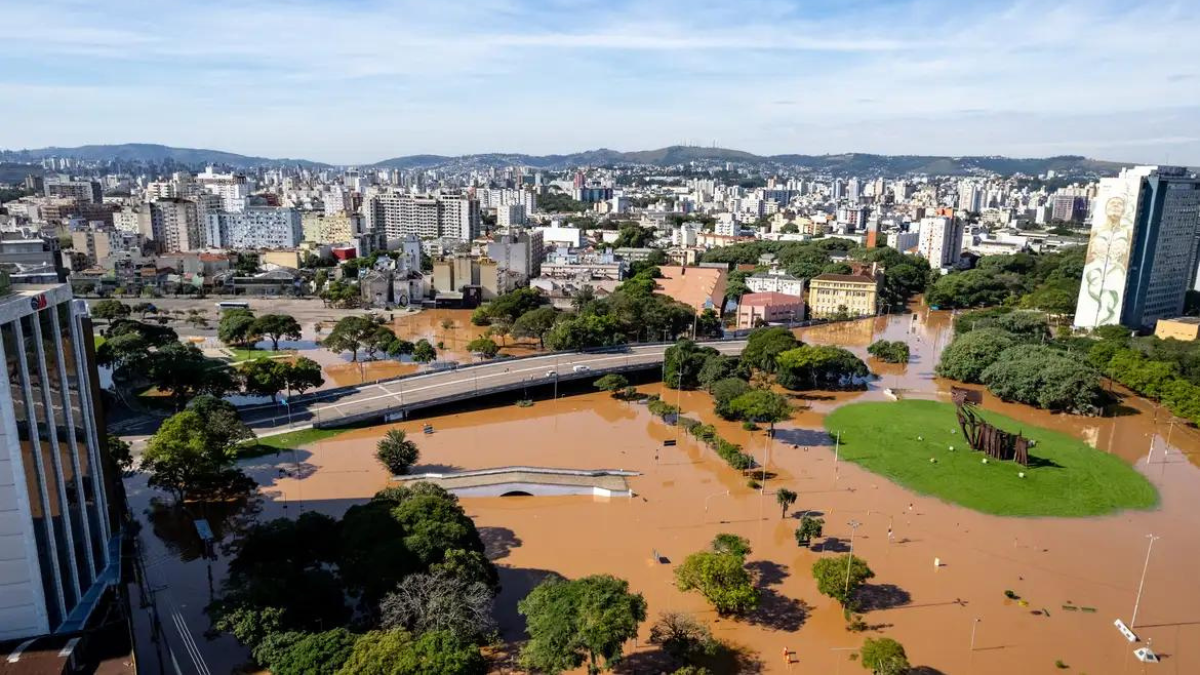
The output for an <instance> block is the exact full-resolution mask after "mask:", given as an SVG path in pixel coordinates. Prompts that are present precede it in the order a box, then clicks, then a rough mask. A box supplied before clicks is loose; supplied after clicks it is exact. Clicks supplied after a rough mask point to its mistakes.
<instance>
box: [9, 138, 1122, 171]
mask: <svg viewBox="0 0 1200 675" xmlns="http://www.w3.org/2000/svg"><path fill="white" fill-rule="evenodd" d="M47 157H70V158H75V159H80V160H85V161H99V162H104V161H120V162H132V163H141V164H163V163H167V162H174V163H177V164H181V165H184V166H191V167H200V166H203V165H205V164H218V165H224V166H232V167H239V168H256V167H263V166H280V165H291V166H303V167H307V168H323V167H329V166H331V165H329V164H324V163H321V162H314V161H311V160H306V159H287V158H269V157H252V156H247V155H238V154H235V153H231V152H223V151H220V150H203V149H194V148H173V147H169V146H165V145H155V144H148V143H128V144H124V145H85V146H80V147H77V148H58V147H51V148H39V149H36V150H7V151H6V150H0V163H9V164H32V163H36V162H39V161H40V160H42V159H44V158H47ZM726 162H730V163H733V164H736V165H741V166H747V165H748V166H759V167H762V168H764V169H768V170H769V169H770V168H772V167H780V168H789V167H790V168H802V169H809V170H812V171H818V172H827V173H835V174H845V175H849V174H854V175H864V176H866V175H882V176H903V175H909V174H929V175H942V176H945V175H971V174H979V173H996V174H1000V175H1006V176H1007V175H1012V174H1015V173H1023V174H1028V175H1037V174H1043V173H1045V172H1047V171H1054V172H1056V173H1058V174H1060V175H1065V176H1097V175H1112V174H1115V173H1116V172H1117V171H1119V170H1120V168H1121V167H1123V166H1129V164H1123V163H1120V162H1106V161H1101V160H1095V159H1089V158H1086V157H1080V156H1076V155H1063V156H1059V157H1044V158H1011V157H999V156H977V157H944V156H936V155H875V154H865V153H848V154H838V155H801V154H780V155H770V156H763V155H755V154H752V153H749V152H743V151H740V150H731V149H728V148H711V147H699V146H690V145H673V146H669V147H666V148H659V149H657V150H640V151H634V152H621V151H618V150H611V149H608V148H599V149H596V150H588V151H585V152H577V153H572V154H565V155H526V154H520V153H483V154H473V155H461V156H447V155H406V156H402V157H393V158H391V159H385V160H382V161H379V162H375V163H373V164H368V165H363V166H364V168H369V169H400V170H411V169H430V168H454V167H471V166H496V167H500V166H511V165H514V164H516V165H524V166H529V167H534V168H540V169H565V168H570V167H574V166H616V165H631V164H638V165H651V166H661V167H671V166H679V165H687V164H691V163H695V164H697V165H700V166H708V167H712V166H720V165H722V164H724V163H726Z"/></svg>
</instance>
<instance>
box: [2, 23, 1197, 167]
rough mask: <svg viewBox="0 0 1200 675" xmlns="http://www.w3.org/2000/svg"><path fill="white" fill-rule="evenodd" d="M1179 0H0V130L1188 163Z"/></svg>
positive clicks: (1193, 97)
mask: <svg viewBox="0 0 1200 675" xmlns="http://www.w3.org/2000/svg"><path fill="white" fill-rule="evenodd" d="M1186 9H1187V8H1186V7H1185V6H1184V5H1182V4H1178V3H1175V4H1172V3H1162V4H1156V5H1153V6H1137V7H1132V8H1131V7H1128V6H1121V5H1120V4H1119V3H1115V2H1108V1H1107V0H1103V1H1095V2H1087V1H1085V2H1062V3H1056V4H1055V5H1054V6H1053V7H1049V8H1047V7H1046V6H1045V5H1044V4H1038V3H1029V2H1009V1H997V2H985V3H972V5H971V6H969V7H962V6H959V5H957V4H955V3H950V2H948V1H947V0H929V1H927V2H911V1H908V0H903V1H898V2H868V1H862V2H855V3H827V2H818V3H803V4H801V3H796V2H772V1H763V2H748V3H747V2H744V3H739V4H738V5H737V6H736V7H723V6H720V5H718V4H705V3H700V4H696V3H688V4H686V5H685V4H681V3H676V2H667V3H655V4H654V5H653V6H643V5H640V4H622V3H617V4H613V3H605V4H599V3H556V4H555V5H552V6H551V7H549V8H539V7H534V6H532V5H530V4H528V3H522V2H515V1H500V0H497V1H494V2H488V3H484V4H482V5H479V4H475V3H472V4H470V5H467V4H462V3H443V4H439V5H438V6H437V8H431V7H425V6H422V5H420V4H407V3H393V2H358V3H353V4H344V3H337V4H334V3H326V2H317V1H306V2H300V3H286V4H285V3H277V2H265V3H264V2H259V3H255V4H254V5H251V6H247V5H234V4H232V3H225V2H216V3H208V4H206V5H205V6H203V7H195V6H179V7H174V8H172V13H171V20H170V22H166V21H164V20H163V19H161V16H162V13H161V11H160V10H161V8H156V7H155V6H153V5H150V4H147V3H144V2H141V0H120V1H118V2H114V3H109V4H106V5H104V6H102V7H100V6H94V5H88V4H84V3H76V2H75V1H74V0H55V1H52V2H45V3H39V4H38V5H37V6H27V7H19V8H12V9H8V10H6V16H7V19H8V20H7V21H6V23H5V25H4V26H3V27H0V36H2V37H3V38H4V39H3V40H0V64H3V67H2V68H0V72H3V73H4V75H3V76H0V95H3V96H4V98H5V99H6V100H8V101H10V105H9V106H8V107H7V108H6V118H7V121H8V124H6V125H4V128H3V129H0V147H4V148H9V149H21V148H36V147H42V146H75V145H86V144H108V143H126V142H156V143H163V144H166V145H170V146H175V147H194V148H220V149H227V150H230V151H234V152H238V153H241V154H246V155H257V156H266V157H303V158H306V159H311V160H314V161H322V162H328V163H331V164H362V163H367V162H374V161H379V160H381V159H384V158H387V157H394V156H402V155H413V154H422V153H434V154H445V155H462V154H474V153H481V152H505V153H508V152H511V153H525V154H550V153H567V152H577V151H580V150H583V149H585V148H599V147H609V148H618V149H633V148H639V147H640V148H657V147H662V146H667V145H672V144H676V143H679V142H681V141H684V140H687V141H691V142H694V143H697V144H700V145H711V144H713V143H715V144H716V145H718V146H720V147H726V148H737V149H740V150H745V151H748V152H753V153H756V154H761V155H772V154H783V153H802V154H839V153H846V152H863V153H878V154H921V155H951V156H962V155H1006V156H1012V157H1044V156H1053V155H1063V154H1078V155H1084V156H1088V157H1094V158H1098V159H1105V160H1112V161H1124V162H1145V163H1173V164H1193V165H1194V164H1200V135H1197V134H1194V133H1193V132H1190V131H1188V129H1193V128H1195V127H1196V126H1197V123H1198V122H1200V87H1196V86H1195V80H1196V78H1197V77H1198V76H1200V73H1197V72H1196V69H1195V68H1194V67H1193V66H1191V65H1189V64H1190V63H1194V62H1195V61H1196V58H1195V57H1197V56H1200V46H1197V45H1196V44H1195V41H1194V40H1192V39H1190V36H1191V35H1193V34H1194V32H1195V29H1196V27H1197V19H1196V18H1195V17H1194V16H1193V15H1190V14H1189V13H1187V12H1186ZM1163 45H1171V48H1172V59H1171V61H1170V63H1164V62H1162V61H1161V58H1160V56H1159V52H1160V50H1161V47H1162V46H1163ZM64 101H70V104H69V105H65V104H64ZM722 102H724V103H725V104H724V105H722V104H721V103H722Z"/></svg>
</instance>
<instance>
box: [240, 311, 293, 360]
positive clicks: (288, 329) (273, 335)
mask: <svg viewBox="0 0 1200 675" xmlns="http://www.w3.org/2000/svg"><path fill="white" fill-rule="evenodd" d="M250 332H251V333H254V334H256V335H262V336H264V337H266V338H269V339H270V340H271V351H278V350H279V341H280V340H281V339H283V338H287V339H289V340H299V339H300V324H299V323H298V322H297V321H296V320H295V319H294V318H292V317H290V316H288V315H287V314H264V315H262V316H260V317H258V318H257V319H255V320H254V323H253V324H252V325H251V327H250Z"/></svg>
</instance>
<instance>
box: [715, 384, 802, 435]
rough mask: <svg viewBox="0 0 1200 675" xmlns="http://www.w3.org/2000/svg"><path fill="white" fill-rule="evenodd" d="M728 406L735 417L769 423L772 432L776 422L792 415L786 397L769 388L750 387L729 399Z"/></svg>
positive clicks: (790, 405)
mask: <svg viewBox="0 0 1200 675" xmlns="http://www.w3.org/2000/svg"><path fill="white" fill-rule="evenodd" d="M728 407H729V412H730V414H731V415H732V416H733V417H734V418H735V419H742V420H746V421H749V422H757V423H759V424H764V423H765V424H770V425H771V431H772V433H773V432H774V431H775V423H776V422H782V421H784V420H786V419H788V418H790V417H791V416H792V404H791V403H789V402H788V399H787V397H786V396H784V395H782V394H777V393H775V392H773V391H771V390H769V389H751V390H749V391H747V392H746V393H744V394H742V395H740V396H738V397H737V398H735V399H733V400H732V401H730V402H729V406H728Z"/></svg>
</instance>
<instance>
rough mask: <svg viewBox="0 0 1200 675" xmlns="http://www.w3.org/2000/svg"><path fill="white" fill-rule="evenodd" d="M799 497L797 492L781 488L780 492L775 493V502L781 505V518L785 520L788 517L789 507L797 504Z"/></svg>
mask: <svg viewBox="0 0 1200 675" xmlns="http://www.w3.org/2000/svg"><path fill="white" fill-rule="evenodd" d="M797 497H798V495H797V494H796V493H795V492H793V491H791V490H789V489H787V488H779V490H777V491H776V492H775V502H776V503H777V504H779V509H780V511H779V517H780V518H783V517H784V516H786V515H787V510H788V507H789V506H791V505H792V504H795V503H796V499H797Z"/></svg>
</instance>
